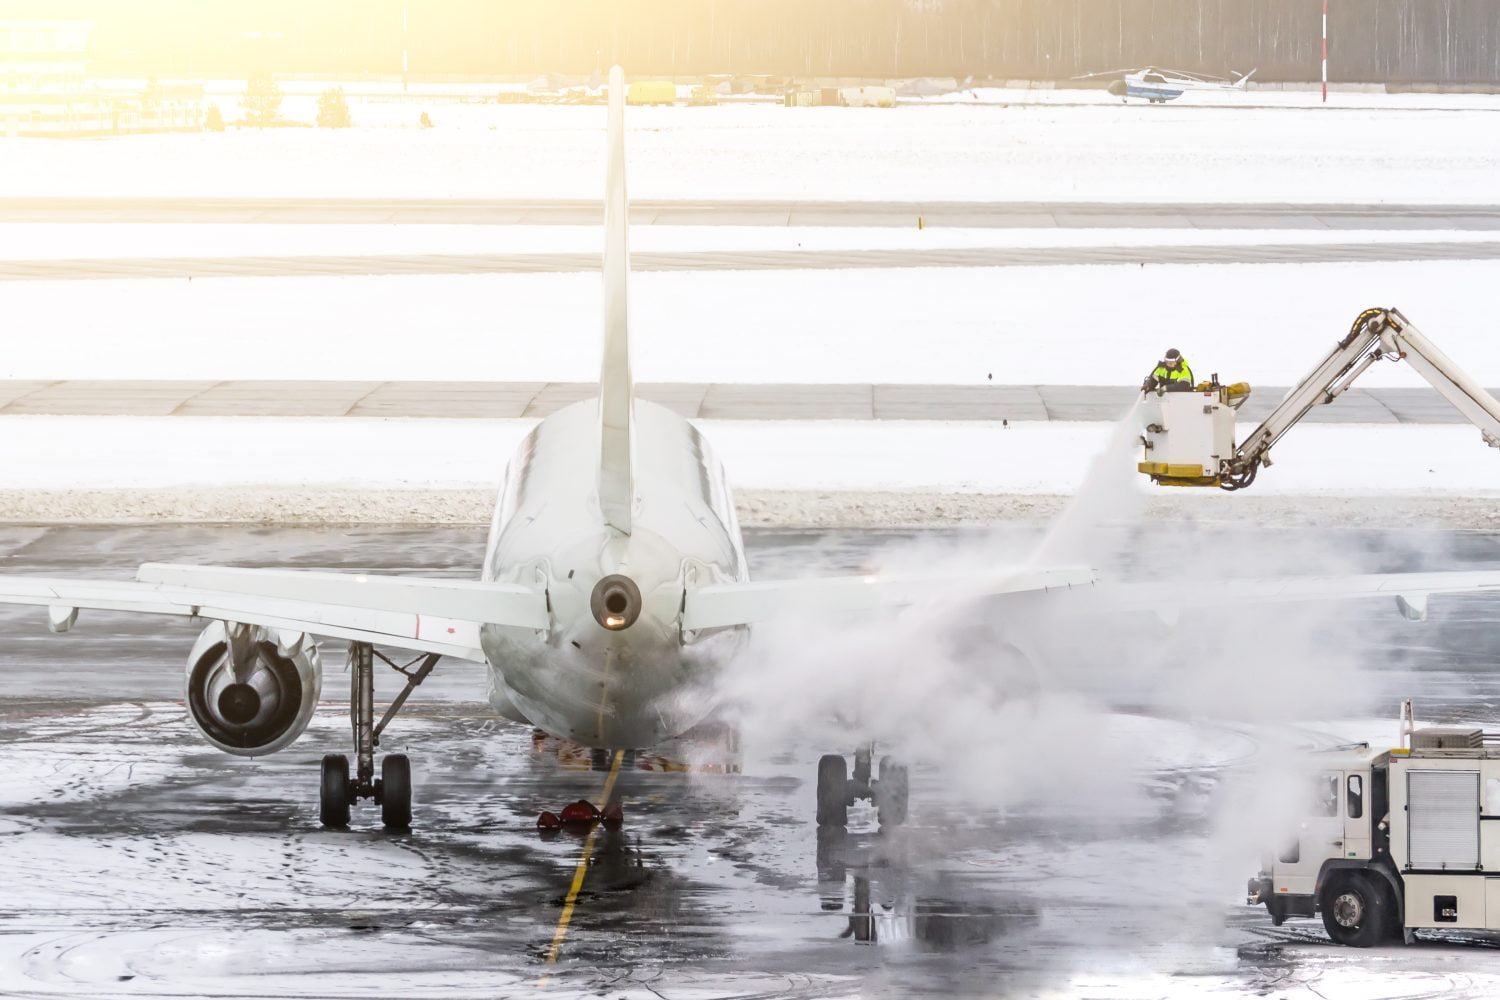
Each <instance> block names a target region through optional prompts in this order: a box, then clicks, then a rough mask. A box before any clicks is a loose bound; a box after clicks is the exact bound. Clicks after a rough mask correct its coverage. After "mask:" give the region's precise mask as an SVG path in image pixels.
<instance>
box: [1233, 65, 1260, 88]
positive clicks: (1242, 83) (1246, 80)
mask: <svg viewBox="0 0 1500 1000" xmlns="http://www.w3.org/2000/svg"><path fill="white" fill-rule="evenodd" d="M1259 68H1260V67H1259V66H1257V67H1256V68H1255V69H1259ZM1254 75H1255V70H1254V69H1252V70H1251V71H1250V72H1248V73H1246V74H1245V75H1244V76H1242V77H1240V78H1239V79H1238V80H1236V81H1234V85H1235V86H1236V87H1238V88H1240V89H1241V90H1249V89H1250V78H1251V77H1252V76H1254Z"/></svg>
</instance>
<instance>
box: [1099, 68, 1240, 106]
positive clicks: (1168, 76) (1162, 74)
mask: <svg viewBox="0 0 1500 1000" xmlns="http://www.w3.org/2000/svg"><path fill="white" fill-rule="evenodd" d="M1115 72H1121V71H1119V70H1117V71H1115ZM1123 73H1124V76H1123V77H1122V78H1121V79H1119V80H1116V81H1115V82H1114V83H1112V84H1110V85H1109V92H1110V93H1111V94H1113V95H1114V96H1115V97H1119V98H1121V99H1126V100H1128V99H1129V98H1132V97H1138V98H1144V99H1145V100H1146V101H1148V102H1149V103H1151V104H1165V103H1167V102H1168V101H1175V100H1176V99H1177V98H1179V97H1181V96H1182V95H1183V94H1189V93H1193V94H1198V93H1223V92H1226V91H1230V92H1239V93H1244V92H1245V91H1246V90H1248V89H1249V85H1250V78H1251V77H1252V76H1254V75H1255V70H1253V69H1252V70H1251V71H1250V72H1248V73H1246V74H1244V75H1243V76H1241V75H1239V74H1235V76H1234V78H1233V79H1225V78H1224V77H1217V76H1202V75H1200V74H1197V73H1181V72H1178V71H1177V70H1171V69H1158V68H1157V67H1155V66H1147V67H1146V68H1145V69H1137V70H1125V71H1123ZM1099 75H1113V74H1112V73H1111V74H1099Z"/></svg>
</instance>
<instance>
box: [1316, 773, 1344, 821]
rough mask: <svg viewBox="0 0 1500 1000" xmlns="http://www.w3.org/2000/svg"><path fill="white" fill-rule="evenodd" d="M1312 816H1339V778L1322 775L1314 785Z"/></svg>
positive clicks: (1334, 775) (1331, 775) (1333, 775)
mask: <svg viewBox="0 0 1500 1000" xmlns="http://www.w3.org/2000/svg"><path fill="white" fill-rule="evenodd" d="M1312 814H1313V815H1314V816H1337V815H1338V814H1339V776H1338V775H1336V774H1320V775H1318V777H1317V778H1316V779H1315V780H1314V783H1313V803H1312Z"/></svg>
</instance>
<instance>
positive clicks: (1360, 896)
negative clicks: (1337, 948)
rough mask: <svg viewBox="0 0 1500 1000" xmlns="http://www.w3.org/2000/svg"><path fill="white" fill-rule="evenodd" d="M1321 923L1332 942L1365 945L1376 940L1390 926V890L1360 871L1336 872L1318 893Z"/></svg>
mask: <svg viewBox="0 0 1500 1000" xmlns="http://www.w3.org/2000/svg"><path fill="white" fill-rule="evenodd" d="M1318 908H1319V909H1321V910H1322V911H1323V926H1324V928H1326V929H1327V931H1328V936H1329V937H1330V938H1332V939H1333V940H1334V941H1335V942H1336V943H1338V944H1342V945H1348V946H1350V947H1352V948H1369V947H1371V946H1373V945H1377V944H1379V943H1380V941H1381V939H1382V938H1383V937H1384V936H1385V933H1386V930H1387V928H1388V927H1389V926H1390V920H1391V910H1392V908H1393V904H1392V902H1391V898H1390V893H1388V892H1387V891H1386V890H1385V888H1384V887H1383V886H1381V885H1378V884H1377V883H1376V882H1375V880H1374V879H1372V878H1371V877H1370V876H1368V875H1366V874H1364V873H1363V872H1357V871H1353V872H1338V873H1337V874H1335V875H1333V876H1331V877H1330V878H1329V879H1328V884H1327V885H1325V886H1324V887H1323V891H1322V893H1321V894H1319V896H1318Z"/></svg>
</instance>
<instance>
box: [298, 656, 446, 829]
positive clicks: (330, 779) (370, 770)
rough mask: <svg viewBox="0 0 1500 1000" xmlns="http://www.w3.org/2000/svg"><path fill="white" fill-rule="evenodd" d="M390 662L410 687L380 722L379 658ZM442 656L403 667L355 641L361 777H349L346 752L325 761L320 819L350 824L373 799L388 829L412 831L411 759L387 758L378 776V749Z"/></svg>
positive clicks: (353, 698)
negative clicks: (357, 807)
mask: <svg viewBox="0 0 1500 1000" xmlns="http://www.w3.org/2000/svg"><path fill="white" fill-rule="evenodd" d="M377 656H378V657H380V659H382V660H384V661H385V662H386V663H387V664H388V665H389V666H390V667H391V669H393V670H395V671H396V672H397V673H399V674H402V675H403V676H405V677H406V686H405V687H404V688H402V689H401V693H400V694H398V695H397V696H396V697H395V698H394V699H393V700H392V701H391V704H390V707H389V708H387V709H386V710H385V714H384V715H383V716H381V718H380V722H379V723H376V722H375V657H377ZM439 659H441V656H440V655H439V654H437V653H429V654H427V655H425V656H423V657H421V658H420V661H421V662H420V664H419V665H417V667H416V669H415V670H413V669H411V667H412V665H413V664H415V663H417V661H416V660H413V661H412V663H408V664H406V665H405V666H401V665H398V664H396V663H395V662H393V661H392V660H390V659H389V658H388V657H386V656H384V655H383V654H381V653H377V652H376V651H375V648H374V647H373V646H371V645H370V644H369V643H367V642H355V643H351V644H350V646H349V675H350V679H349V684H350V693H349V717H350V722H351V724H352V726H353V729H354V751H355V761H356V765H355V768H356V769H355V774H354V776H353V778H351V777H350V775H349V758H348V757H346V756H345V755H343V754H341V753H331V754H328V755H327V756H325V757H324V758H323V780H322V784H321V786H320V788H319V794H318V818H319V820H321V822H322V824H323V825H324V826H327V827H343V826H348V825H349V816H350V806H352V805H353V804H354V803H356V802H358V801H359V800H360V799H373V800H374V801H375V802H376V803H378V804H379V806H380V821H381V823H383V824H384V825H385V827H386V829H388V830H398V831H399V830H407V829H410V827H411V761H410V760H409V759H408V758H407V756H406V754H402V753H393V754H387V755H386V756H385V758H384V759H382V760H381V762H380V777H379V778H377V777H375V748H376V747H377V746H379V745H380V734H381V733H383V732H384V731H385V727H386V726H387V725H388V724H389V723H390V721H391V720H392V719H393V718H395V717H396V713H397V712H399V711H400V710H401V706H402V705H404V704H406V699H407V698H408V697H409V696H410V695H411V693H412V691H413V690H415V689H416V687H417V685H419V684H421V683H422V682H423V681H424V680H426V679H427V675H428V674H430V673H432V668H433V667H435V666H437V661H438V660H439Z"/></svg>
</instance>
